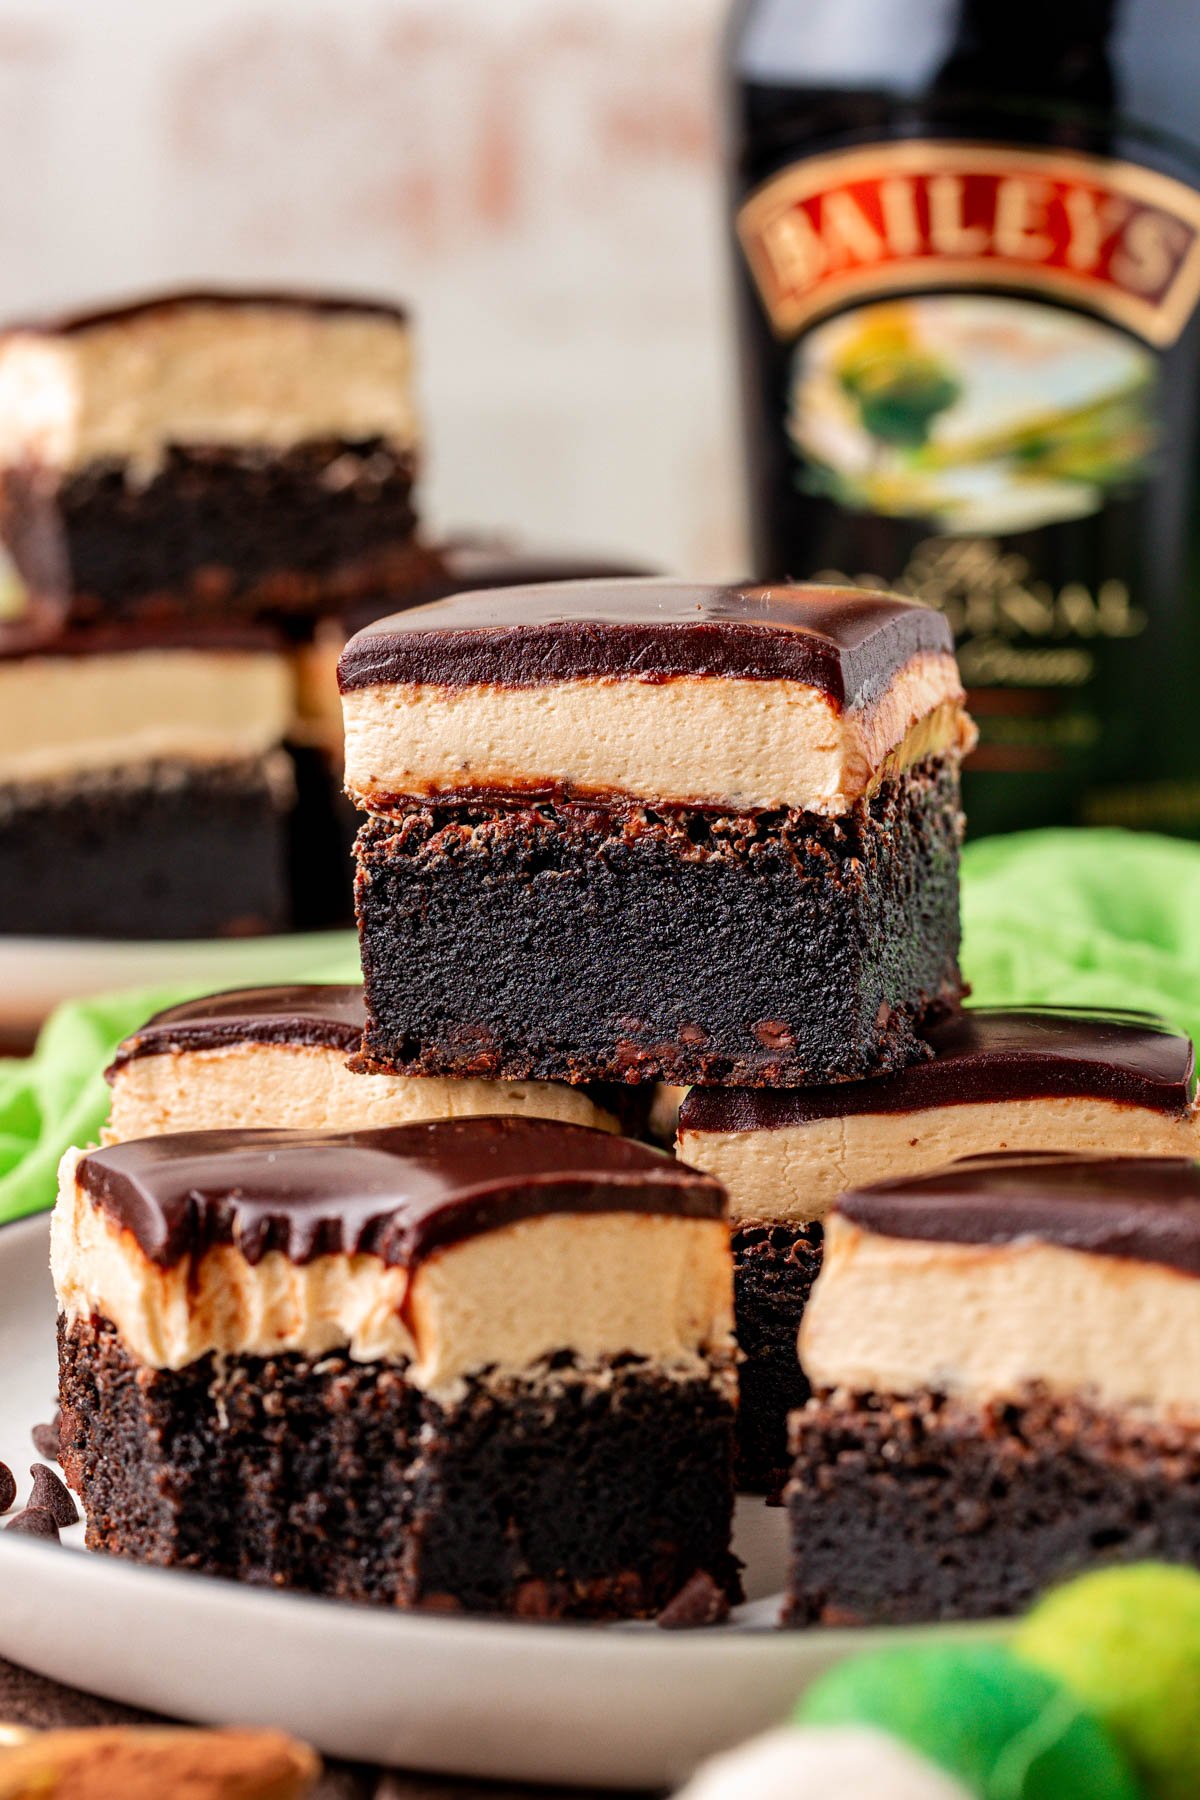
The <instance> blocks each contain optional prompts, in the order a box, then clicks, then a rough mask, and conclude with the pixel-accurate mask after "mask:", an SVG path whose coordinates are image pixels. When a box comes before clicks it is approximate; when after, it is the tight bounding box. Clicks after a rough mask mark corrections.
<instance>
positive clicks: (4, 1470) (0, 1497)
mask: <svg viewBox="0 0 1200 1800" xmlns="http://www.w3.org/2000/svg"><path fill="white" fill-rule="evenodd" d="M16 1497H17V1484H16V1481H15V1479H14V1477H13V1472H12V1470H11V1469H10V1468H9V1466H8V1464H7V1463H0V1513H6V1512H7V1511H8V1509H9V1507H10V1506H11V1505H12V1503H13V1501H14V1500H15V1499H16Z"/></svg>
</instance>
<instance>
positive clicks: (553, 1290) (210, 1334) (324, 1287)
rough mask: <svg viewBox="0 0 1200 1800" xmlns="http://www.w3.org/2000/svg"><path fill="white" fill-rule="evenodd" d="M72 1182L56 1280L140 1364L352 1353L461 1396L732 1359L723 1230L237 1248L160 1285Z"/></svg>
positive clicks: (70, 1172) (70, 1312)
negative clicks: (562, 1355)
mask: <svg viewBox="0 0 1200 1800" xmlns="http://www.w3.org/2000/svg"><path fill="white" fill-rule="evenodd" d="M82 1154H83V1152H81V1151H77V1150H72V1151H68V1153H67V1155H66V1156H65V1157H64V1159H63V1163H62V1167H61V1169H60V1186H59V1199H58V1204H57V1206H56V1208H55V1212H54V1217H53V1220H52V1222H51V1268H52V1271H53V1275H54V1284H55V1291H56V1293H57V1295H58V1303H59V1308H60V1310H61V1311H62V1312H63V1313H64V1314H65V1316H66V1317H67V1319H68V1321H73V1320H75V1319H78V1318H81V1317H89V1316H91V1315H92V1314H98V1315H100V1316H102V1317H104V1318H106V1319H109V1320H110V1321H111V1322H112V1324H113V1325H114V1326H115V1327H116V1329H117V1330H118V1332H119V1333H120V1335H121V1339H122V1342H123V1343H124V1344H125V1346H126V1348H127V1349H129V1350H130V1351H131V1352H132V1353H133V1354H134V1355H135V1356H136V1357H138V1359H139V1360H140V1361H141V1362H143V1363H146V1364H147V1365H148V1366H150V1367H152V1368H157V1369H182V1368H185V1367H186V1366H187V1365H188V1364H189V1363H192V1362H195V1361H196V1360H197V1359H198V1358H199V1357H202V1356H205V1355H207V1354H208V1353H209V1352H213V1351H215V1352H222V1353H224V1354H227V1355H249V1356H268V1355H272V1354H278V1353H283V1352H286V1351H298V1352H301V1353H303V1354H304V1355H307V1356H322V1355H325V1354H327V1353H328V1352H330V1351H333V1350H347V1351H348V1352H349V1354H350V1356H351V1357H352V1358H353V1359H354V1360H356V1361H360V1362H375V1361H387V1362H397V1363H403V1364H406V1365H408V1366H407V1376H408V1379H409V1380H410V1381H412V1383H413V1384H414V1385H415V1386H417V1387H419V1388H421V1389H422V1390H423V1391H425V1392H428V1393H433V1394H438V1395H448V1394H451V1393H453V1392H456V1391H458V1390H459V1389H460V1386H461V1383H462V1382H463V1380H464V1379H465V1378H466V1377H467V1376H469V1375H472V1374H477V1373H479V1372H481V1371H484V1370H487V1371H489V1372H491V1373H494V1374H496V1375H499V1376H503V1375H506V1374H517V1373H520V1372H522V1371H524V1370H528V1369H529V1368H531V1367H532V1366H533V1365H534V1364H536V1363H537V1362H539V1361H540V1359H542V1358H543V1357H546V1356H549V1355H553V1354H554V1353H555V1352H557V1351H561V1350H571V1351H574V1352H575V1354H576V1355H577V1356H578V1357H579V1358H580V1359H581V1360H582V1361H584V1362H595V1361H598V1360H600V1359H601V1358H606V1357H611V1356H618V1355H621V1354H624V1353H629V1354H632V1355H635V1356H642V1357H646V1358H647V1359H648V1360H650V1361H652V1362H654V1363H655V1364H656V1365H661V1366H666V1367H668V1368H670V1369H672V1370H678V1371H679V1372H681V1373H692V1374H695V1373H700V1372H703V1371H704V1369H705V1368H706V1367H707V1365H708V1364H709V1362H710V1361H711V1360H712V1359H713V1358H718V1359H720V1360H722V1361H723V1362H726V1361H728V1360H729V1359H730V1356H731V1351H732V1338H731V1333H732V1318H733V1296H732V1274H731V1268H730V1255H729V1234H728V1231H727V1229H726V1227H725V1225H724V1224H723V1222H722V1221H720V1220H714V1219H681V1218H666V1217H659V1216H654V1215H650V1214H643V1213H596V1214H583V1213H550V1214H545V1215H543V1216H541V1217H538V1218H533V1219H523V1220H519V1221H517V1222H516V1223H515V1224H511V1225H505V1226H502V1227H500V1228H499V1229H498V1230H496V1231H490V1232H484V1233H481V1234H480V1235H478V1236H476V1237H471V1238H467V1239H465V1240H464V1241H463V1242H461V1243H457V1244H452V1245H450V1246H448V1247H447V1248H445V1249H442V1250H439V1251H436V1252H435V1253H434V1254H432V1255H431V1256H429V1257H428V1258H426V1259H425V1260H424V1261H423V1262H421V1263H419V1264H418V1265H417V1267H416V1268H415V1270H413V1271H411V1272H410V1271H408V1270H406V1269H396V1268H388V1267H387V1266H386V1265H385V1264H384V1263H383V1262H382V1261H381V1260H380V1259H379V1258H378V1257H374V1256H323V1257H318V1258H317V1259H316V1260H315V1261H314V1262H312V1263H309V1264H305V1265H298V1264H296V1263H293V1262H291V1261H289V1259H288V1258H287V1257H285V1256H283V1255H282V1254H280V1253H279V1252H277V1251H270V1252H268V1253H267V1255H265V1256H264V1257H263V1258H262V1260H261V1261H260V1262H257V1263H249V1262H247V1261H246V1259H245V1257H243V1256H242V1254H241V1252H240V1251H239V1250H238V1249H237V1248H236V1247H235V1246H232V1245H221V1246H218V1247H216V1248H214V1249H211V1250H209V1251H207V1252H206V1253H205V1255H203V1256H202V1257H201V1258H200V1259H199V1263H198V1265H196V1264H193V1263H192V1262H191V1261H190V1260H185V1261H184V1262H183V1263H181V1264H179V1265H178V1266H176V1267H174V1268H170V1269H162V1268H160V1267H159V1266H158V1265H157V1264H156V1263H153V1262H151V1261H150V1260H149V1258H147V1257H146V1256H145V1255H144V1254H143V1253H142V1250H141V1248H140V1246H139V1245H138V1244H137V1242H136V1241H135V1239H134V1238H133V1236H132V1234H131V1233H130V1232H128V1231H125V1230H122V1229H121V1228H120V1227H119V1226H118V1225H116V1224H115V1223H114V1222H113V1221H112V1220H111V1219H110V1218H109V1217H108V1215H107V1214H105V1213H104V1212H103V1211H102V1210H101V1209H100V1208H99V1207H96V1206H95V1205H93V1203H92V1201H91V1198H90V1196H89V1195H88V1194H86V1193H85V1192H83V1191H82V1190H81V1189H80V1187H79V1185H78V1183H77V1181H76V1179H75V1170H76V1166H77V1164H78V1161H79V1158H80V1156H81V1155H82Z"/></svg>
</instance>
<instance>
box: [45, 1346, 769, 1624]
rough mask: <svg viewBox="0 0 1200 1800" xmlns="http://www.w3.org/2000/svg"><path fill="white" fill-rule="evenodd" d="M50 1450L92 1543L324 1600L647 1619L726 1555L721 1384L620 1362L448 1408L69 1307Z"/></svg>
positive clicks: (732, 1585) (397, 1389)
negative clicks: (591, 1374) (153, 1355)
mask: <svg viewBox="0 0 1200 1800" xmlns="http://www.w3.org/2000/svg"><path fill="white" fill-rule="evenodd" d="M59 1363H60V1385H61V1394H60V1399H61V1405H62V1427H61V1437H62V1461H63V1467H64V1470H65V1471H66V1474H67V1478H68V1480H69V1482H70V1484H71V1486H72V1487H73V1488H74V1489H75V1492H76V1493H77V1494H78V1495H79V1497H80V1499H81V1500H82V1501H83V1503H84V1506H85V1509H86V1511H87V1514H88V1540H87V1541H88V1544H89V1547H90V1548H92V1549H94V1550H103V1551H108V1552H110V1553H113V1554H117V1555H122V1556H129V1557H134V1558H136V1559H138V1560H141V1561H146V1562H152V1563H158V1564H163V1565H168V1566H175V1567H186V1568H191V1569H198V1570H203V1571H206V1572H208V1573H211V1574H220V1575H225V1576H230V1577H234V1578H236V1579H240V1580H243V1581H248V1582H254V1583H267V1584H271V1585H274V1586H278V1587H290V1588H300V1589H303V1590H307V1591H310V1592H316V1593H323V1594H327V1595H332V1596H334V1597H336V1598H341V1599H348V1600H359V1601H374V1602H381V1603H384V1604H390V1605H395V1606H401V1607H406V1608H407V1607H415V1608H427V1609H431V1610H436V1611H460V1610H463V1611H479V1612H490V1613H508V1614H517V1615H521V1616H525V1617H538V1618H616V1617H645V1616H649V1615H652V1614H654V1613H656V1612H657V1611H659V1610H660V1609H661V1608H662V1607H663V1606H664V1605H665V1604H666V1603H667V1602H668V1601H669V1600H670V1599H671V1598H672V1597H673V1596H674V1595H675V1594H676V1593H677V1592H678V1591H679V1590H680V1589H681V1588H682V1587H683V1586H684V1585H685V1583H686V1582H687V1581H688V1580H689V1579H691V1577H692V1576H694V1575H695V1574H696V1573H697V1572H698V1571H703V1572H705V1573H707V1574H709V1575H711V1576H712V1577H713V1578H714V1579H715V1580H717V1581H718V1582H719V1584H720V1585H721V1587H722V1588H723V1589H725V1590H726V1591H727V1592H729V1593H730V1595H731V1597H736V1596H737V1594H738V1591H739V1589H738V1580H737V1572H736V1564H735V1563H734V1560H733V1558H732V1557H731V1555H730V1552H729V1547H728V1546H729V1534H730V1528H731V1521H732V1507H733V1481H732V1455H733V1450H732V1439H733V1410H734V1409H733V1400H732V1393H731V1383H730V1382H729V1381H728V1380H727V1379H726V1380H718V1381H715V1382H706V1381H704V1380H695V1381H676V1380H672V1379H670V1378H668V1377H666V1376H665V1375H662V1374H660V1373H656V1372H651V1371H648V1370H647V1369H646V1368H645V1367H644V1366H643V1365H640V1364H638V1363H636V1362H629V1361H626V1360H618V1361H615V1362H614V1363H613V1364H612V1365H610V1366H609V1367H608V1368H607V1369H606V1370H605V1371H604V1379H603V1380H590V1379H588V1377H587V1375H586V1374H580V1373H577V1372H576V1371H574V1370H573V1369H571V1368H570V1367H562V1368H559V1369H557V1370H554V1369H548V1370H547V1371H545V1373H544V1375H543V1376H542V1378H541V1379H539V1380H537V1381H536V1382H528V1381H519V1380H506V1381H502V1382H496V1383H488V1384H484V1383H475V1384H472V1385H471V1386H470V1387H469V1388H468V1391H467V1394H466V1397H465V1398H464V1400H463V1401H462V1403H461V1404H459V1405H456V1406H455V1407H454V1408H453V1409H451V1410H445V1409H443V1408H442V1407H441V1406H439V1405H437V1404H436V1403H435V1402H433V1401H431V1400H428V1399H425V1398H423V1397H422V1396H421V1395H420V1394H419V1393H417V1392H416V1390H414V1389H413V1388H411V1387H410V1386H409V1385H408V1383H407V1382H406V1381H405V1379H404V1375H403V1371H402V1370H399V1369H396V1368H391V1367H387V1366H384V1365H378V1364H356V1363H352V1362H350V1361H349V1360H348V1359H346V1358H345V1357H342V1356H339V1355H336V1354H335V1355H331V1356H326V1357H323V1358H321V1359H320V1361H319V1362H316V1363H314V1362H311V1361H309V1360H307V1359H305V1358H303V1357H300V1356H296V1355H285V1356H277V1357H271V1358H253V1357H226V1358H223V1359H222V1360H221V1365H220V1368H219V1370H218V1369H217V1368H216V1367H214V1361H213V1359H212V1358H205V1359H204V1360H203V1361H202V1362H200V1363H197V1364H194V1365H192V1367H190V1368H188V1369H186V1370H183V1371H181V1372H179V1373H160V1372H158V1371H155V1370H152V1369H148V1368H146V1367H144V1366H142V1365H140V1364H138V1363H137V1362H136V1361H135V1359H133V1358H132V1357H131V1356H130V1355H129V1353H128V1352H127V1351H126V1350H125V1349H124V1347H123V1346H122V1344H121V1342H120V1340H119V1337H118V1335H117V1333H116V1331H115V1330H114V1328H113V1327H112V1326H111V1325H110V1324H108V1323H107V1322H106V1321H102V1320H81V1321H78V1322H76V1323H74V1324H72V1325H70V1326H67V1325H65V1323H62V1322H60V1327H59Z"/></svg>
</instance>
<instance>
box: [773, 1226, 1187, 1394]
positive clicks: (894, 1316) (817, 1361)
mask: <svg viewBox="0 0 1200 1800" xmlns="http://www.w3.org/2000/svg"><path fill="white" fill-rule="evenodd" d="M800 1360H801V1362H802V1364H803V1365H804V1371H805V1373H806V1374H807V1376H808V1378H809V1380H810V1381H811V1382H812V1384H813V1386H814V1387H816V1388H846V1389H851V1390H853V1391H855V1392H858V1393H881V1394H895V1395H911V1394H918V1393H925V1392H936V1393H943V1394H950V1395H957V1396H963V1397H965V1398H967V1399H970V1400H975V1401H979V1402H985V1401H989V1400H1011V1399H1016V1398H1019V1397H1020V1395H1021V1394H1022V1392H1023V1391H1024V1390H1025V1389H1027V1388H1028V1387H1029V1386H1030V1385H1031V1384H1032V1383H1035V1382H1037V1383H1041V1384H1042V1385H1043V1386H1044V1387H1046V1388H1047V1389H1048V1390H1049V1391H1050V1392H1051V1393H1053V1394H1056V1395H1060V1396H1064V1397H1066V1396H1077V1397H1079V1398H1081V1399H1085V1400H1088V1401H1090V1402H1091V1403H1093V1404H1095V1405H1097V1406H1100V1407H1103V1408H1108V1409H1112V1410H1114V1411H1118V1412H1121V1411H1126V1410H1132V1411H1136V1412H1140V1413H1145V1414H1147V1415H1149V1416H1151V1417H1155V1418H1160V1419H1171V1418H1176V1419H1178V1418H1185V1419H1189V1420H1195V1421H1197V1422H1200V1279H1197V1278H1196V1277H1195V1276H1193V1275H1187V1274H1182V1273H1180V1272H1179V1271H1177V1270H1175V1269H1170V1268H1165V1267H1161V1266H1159V1265H1158V1264H1155V1263H1146V1262H1139V1261H1134V1260H1132V1259H1130V1258H1125V1257H1118V1256H1097V1255H1093V1254H1091V1253H1089V1252H1082V1251H1078V1250H1065V1249H1063V1248H1061V1247H1060V1246H1058V1245H1055V1244H1047V1243H1043V1242H1041V1241H1037V1240H1033V1239H1028V1240H1024V1241H1021V1242H1017V1243H1013V1244H1006V1245H1003V1246H998V1247H992V1246H987V1245H977V1244H953V1243H925V1242H917V1241H915V1240H910V1239H902V1238H891V1237H884V1236H882V1235H880V1234H876V1233H874V1232H868V1231H864V1230H862V1229H861V1228H860V1227H859V1226H857V1225H855V1224H853V1223H852V1222H851V1221H849V1220H847V1219H844V1218H842V1217H841V1216H840V1215H839V1214H837V1213H835V1214H834V1215H833V1217H832V1218H831V1219H830V1220H829V1223H828V1226H827V1228H826V1235H825V1257H824V1262H823V1264H822V1268H821V1273H820V1274H819V1275H818V1277H817V1280H816V1284H815V1286H814V1287H813V1291H812V1295H811V1297H810V1299H809V1302H808V1306H807V1307H806V1309H805V1313H804V1319H803V1322H802V1323H801V1326H800Z"/></svg>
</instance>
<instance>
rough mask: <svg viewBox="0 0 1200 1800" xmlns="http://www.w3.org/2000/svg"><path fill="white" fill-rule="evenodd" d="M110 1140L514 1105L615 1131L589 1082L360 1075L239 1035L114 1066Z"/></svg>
mask: <svg viewBox="0 0 1200 1800" xmlns="http://www.w3.org/2000/svg"><path fill="white" fill-rule="evenodd" d="M111 1081H112V1106H111V1110H110V1113H109V1120H108V1125H107V1128H106V1130H105V1133H104V1141H105V1143H107V1144H115V1143H120V1142H122V1141H124V1140H125V1139H128V1138H141V1137H154V1136H157V1135H158V1134H160V1133H162V1132H178V1131H220V1130H250V1129H254V1128H256V1127H259V1126H262V1127H265V1128H271V1127H273V1126H279V1127H284V1128H292V1129H295V1130H307V1131H359V1130H370V1129H372V1128H374V1127H377V1126H385V1125H407V1124H409V1123H411V1122H413V1121H415V1120H420V1119H457V1118H466V1117H467V1116H468V1115H471V1114H482V1113H492V1114H512V1115H517V1116H521V1115H524V1116H526V1117H529V1118H538V1119H556V1120H559V1121H560V1122H563V1123H566V1124H572V1125H590V1126H592V1127H594V1128H596V1129H599V1130H602V1131H615V1130H616V1129H617V1121H616V1120H615V1119H614V1118H613V1117H612V1115H611V1114H610V1113H607V1112H605V1111H603V1110H602V1108H600V1107H598V1106H597V1105H596V1104H595V1103H594V1101H593V1100H591V1099H590V1097H589V1096H588V1095H587V1094H586V1093H584V1092H583V1091H582V1090H580V1089H579V1088H571V1087H567V1086H565V1085H557V1084H555V1083H553V1082H548V1081H546V1082H538V1081H468V1080H457V1079H452V1078H449V1077H439V1076H429V1077H422V1078H419V1079H418V1078H417V1077H415V1076H409V1077H405V1076H401V1075H352V1074H351V1073H350V1071H349V1070H348V1069H347V1068H346V1055H345V1052H344V1051H343V1050H338V1049H330V1048H326V1047H323V1046H320V1045H315V1044H258V1043H256V1044H231V1045H225V1046H222V1047H220V1048H217V1049H212V1050H171V1051H165V1052H162V1053H160V1054H157V1055H153V1056H137V1057H135V1058H133V1060H132V1061H129V1062H126V1063H123V1064H120V1065H119V1066H117V1067H116V1068H114V1070H113V1072H112V1076H111Z"/></svg>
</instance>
